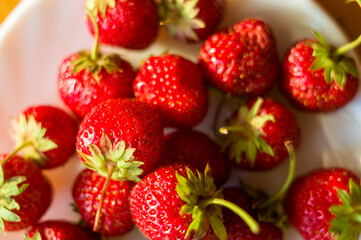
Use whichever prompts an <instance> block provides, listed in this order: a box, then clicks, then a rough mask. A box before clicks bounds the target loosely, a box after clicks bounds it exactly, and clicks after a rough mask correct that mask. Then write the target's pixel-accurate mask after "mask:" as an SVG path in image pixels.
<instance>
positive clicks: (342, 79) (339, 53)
mask: <svg viewBox="0 0 361 240" xmlns="http://www.w3.org/2000/svg"><path fill="white" fill-rule="evenodd" d="M313 33H314V35H315V36H316V38H317V40H318V42H317V43H310V46H311V47H312V48H313V56H314V57H315V61H314V62H313V64H312V66H311V70H313V71H316V70H321V69H323V70H324V76H325V81H326V82H327V83H329V84H330V83H331V82H332V81H335V82H336V83H337V85H338V86H339V88H340V89H341V90H343V89H344V87H345V84H346V81H347V74H350V75H352V76H353V77H355V78H358V77H359V74H358V71H357V69H356V67H355V62H354V61H353V59H351V58H349V57H346V56H344V54H345V53H346V52H347V51H349V50H351V49H353V48H355V47H356V46H358V45H359V44H360V43H361V35H360V36H359V37H358V38H357V39H356V40H354V41H352V42H350V43H348V44H346V45H344V46H342V47H340V48H337V49H336V48H334V47H333V46H331V45H330V44H328V43H327V42H326V40H325V39H324V38H323V37H322V35H321V34H320V33H318V32H315V31H314V32H313Z"/></svg>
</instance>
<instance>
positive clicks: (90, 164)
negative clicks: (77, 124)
mask: <svg viewBox="0 0 361 240" xmlns="http://www.w3.org/2000/svg"><path fill="white" fill-rule="evenodd" d="M99 145H100V146H99V147H98V146H96V145H95V144H89V151H90V153H91V155H87V154H84V153H82V152H80V151H78V153H79V154H80V155H81V156H82V158H83V159H84V161H85V162H84V163H83V164H84V165H85V166H86V167H87V168H89V169H92V170H94V171H97V172H99V174H101V175H103V176H105V177H106V176H108V174H109V168H110V167H114V171H113V173H112V177H111V178H112V179H114V180H118V181H123V180H129V181H136V182H137V181H140V178H139V177H138V176H139V175H140V174H142V172H143V170H142V169H141V168H139V167H140V166H141V165H142V164H143V162H141V161H134V156H133V153H134V151H135V150H136V149H135V148H127V149H126V148H125V145H126V144H125V142H124V141H119V142H117V143H112V142H111V141H110V139H109V137H108V136H107V135H106V134H105V133H103V135H102V138H101V139H100V144H99Z"/></svg>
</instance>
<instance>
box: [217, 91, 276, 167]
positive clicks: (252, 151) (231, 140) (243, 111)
mask: <svg viewBox="0 0 361 240" xmlns="http://www.w3.org/2000/svg"><path fill="white" fill-rule="evenodd" d="M262 103H263V99H262V98H258V99H257V101H256V102H255V103H254V104H253V106H252V107H251V108H250V109H248V107H247V106H241V107H240V109H239V111H238V116H237V117H236V118H234V119H232V120H231V121H230V122H229V125H228V126H225V127H222V128H220V130H219V131H220V132H221V133H222V134H226V135H227V139H226V140H225V143H224V145H223V149H222V150H223V151H224V150H225V149H227V148H228V147H230V151H229V154H230V156H229V157H230V158H231V159H234V158H235V159H236V162H237V163H239V162H241V161H242V159H241V157H242V154H243V153H245V154H246V157H247V158H248V159H249V161H250V164H251V166H253V165H254V163H255V160H256V156H257V152H258V151H259V152H264V153H267V154H269V155H271V156H274V151H273V149H272V147H271V146H270V145H269V144H268V143H267V142H266V141H265V140H264V139H263V138H262V136H263V135H264V133H263V132H262V131H261V130H260V129H261V128H262V127H263V126H264V125H265V124H266V123H267V122H268V121H271V122H275V118H274V116H272V115H269V114H264V115H258V113H259V110H260V107H261V105H262Z"/></svg>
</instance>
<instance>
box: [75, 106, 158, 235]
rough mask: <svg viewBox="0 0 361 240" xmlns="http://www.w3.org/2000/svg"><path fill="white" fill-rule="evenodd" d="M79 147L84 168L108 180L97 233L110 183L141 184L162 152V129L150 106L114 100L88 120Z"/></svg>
mask: <svg viewBox="0 0 361 240" xmlns="http://www.w3.org/2000/svg"><path fill="white" fill-rule="evenodd" d="M76 145H77V151H78V153H79V155H80V157H81V160H82V161H83V164H84V165H85V166H86V167H87V168H89V169H91V170H94V171H97V172H98V173H99V174H100V175H102V176H104V177H106V181H105V183H104V186H103V188H102V190H101V198H100V199H98V200H99V207H98V211H97V214H96V216H95V220H94V231H96V230H97V229H98V227H99V223H100V221H101V215H102V211H103V210H102V206H103V203H104V197H105V196H106V193H107V188H108V185H109V184H110V180H111V179H113V180H117V181H125V180H129V181H139V180H140V179H139V176H140V175H141V174H146V173H147V172H149V171H150V170H151V169H152V168H153V167H154V166H155V164H156V162H157V161H158V159H159V157H160V154H161V152H162V150H163V126H162V124H161V119H160V116H159V114H158V113H157V112H156V111H155V109H154V108H153V107H151V106H150V105H146V104H144V103H141V102H139V101H137V100H136V99H111V100H107V101H105V102H103V103H100V104H99V105H97V106H96V107H94V108H93V109H92V111H91V112H90V113H89V114H87V115H86V116H85V118H84V119H83V121H82V123H81V125H80V128H79V132H78V137H77V144H76ZM140 166H141V167H140ZM109 193H112V192H109ZM92 217H94V216H92ZM103 224H105V223H103Z"/></svg>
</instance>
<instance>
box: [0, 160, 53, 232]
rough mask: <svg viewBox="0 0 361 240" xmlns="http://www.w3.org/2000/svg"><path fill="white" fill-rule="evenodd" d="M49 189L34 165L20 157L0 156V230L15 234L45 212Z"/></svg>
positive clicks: (34, 221)
mask: <svg viewBox="0 0 361 240" xmlns="http://www.w3.org/2000/svg"><path fill="white" fill-rule="evenodd" d="M51 199H52V188H51V186H50V184H49V182H48V180H47V179H46V178H45V177H44V176H43V174H42V173H41V171H40V169H39V168H38V166H37V165H36V164H35V163H34V162H32V161H30V160H27V159H24V158H22V157H20V156H17V155H15V156H11V155H8V154H2V155H0V229H1V230H3V231H19V230H21V229H25V228H27V227H29V226H31V225H33V224H35V223H36V222H37V221H38V220H39V219H40V218H41V217H42V216H43V214H44V213H45V212H46V210H47V209H48V207H49V205H50V202H51Z"/></svg>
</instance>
